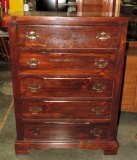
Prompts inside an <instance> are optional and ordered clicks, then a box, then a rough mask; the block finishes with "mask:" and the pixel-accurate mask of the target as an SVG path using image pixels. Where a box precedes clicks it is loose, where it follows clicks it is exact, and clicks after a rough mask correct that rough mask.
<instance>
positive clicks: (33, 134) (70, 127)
mask: <svg viewBox="0 0 137 160" xmlns="http://www.w3.org/2000/svg"><path fill="white" fill-rule="evenodd" d="M108 136H109V124H103V125H102V124H89V123H88V122H87V123H78V124H75V123H73V122H71V123H66V124H65V122H63V123H60V122H58V123H56V122H45V123H43V124H41V123H37V124H36V123H35V122H33V123H32V124H30V123H28V124H27V123H25V124H24V138H25V139H34V140H36V139H42V140H44V139H45V140H47V141H50V140H55V141H60V140H78V139H83V140H86V139H89V140H90V139H108Z"/></svg>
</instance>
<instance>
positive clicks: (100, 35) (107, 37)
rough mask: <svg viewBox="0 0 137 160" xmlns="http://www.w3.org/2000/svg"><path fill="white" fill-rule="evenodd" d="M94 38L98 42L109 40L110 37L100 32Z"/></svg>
mask: <svg viewBox="0 0 137 160" xmlns="http://www.w3.org/2000/svg"><path fill="white" fill-rule="evenodd" d="M96 38H98V39H99V40H100V41H106V40H108V39H109V38H110V36H109V35H108V34H107V33H105V32H102V33H100V34H99V35H98V36H96Z"/></svg>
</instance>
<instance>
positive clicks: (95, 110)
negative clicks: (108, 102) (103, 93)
mask: <svg viewBox="0 0 137 160" xmlns="http://www.w3.org/2000/svg"><path fill="white" fill-rule="evenodd" d="M91 111H92V113H95V115H101V114H102V113H103V112H104V109H103V108H101V107H94V108H92V109H91Z"/></svg>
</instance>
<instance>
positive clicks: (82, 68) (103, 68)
mask: <svg viewBox="0 0 137 160" xmlns="http://www.w3.org/2000/svg"><path fill="white" fill-rule="evenodd" d="M19 64H20V72H21V73H24V74H28V73H44V74H61V73H63V74H82V73H83V74H85V73H88V74H90V73H99V72H105V73H106V72H107V73H114V71H115V64H116V53H114V52H111V53H102V52H101V53H33V54H32V53H29V52H27V53H21V54H20V56H19Z"/></svg>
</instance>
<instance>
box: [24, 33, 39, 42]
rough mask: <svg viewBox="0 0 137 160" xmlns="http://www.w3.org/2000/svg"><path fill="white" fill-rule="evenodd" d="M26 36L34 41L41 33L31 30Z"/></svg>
mask: <svg viewBox="0 0 137 160" xmlns="http://www.w3.org/2000/svg"><path fill="white" fill-rule="evenodd" d="M25 37H26V38H27V39H29V40H31V41H34V40H36V39H37V38H39V35H38V34H37V33H36V32H34V31H31V32H26V35H25Z"/></svg>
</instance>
